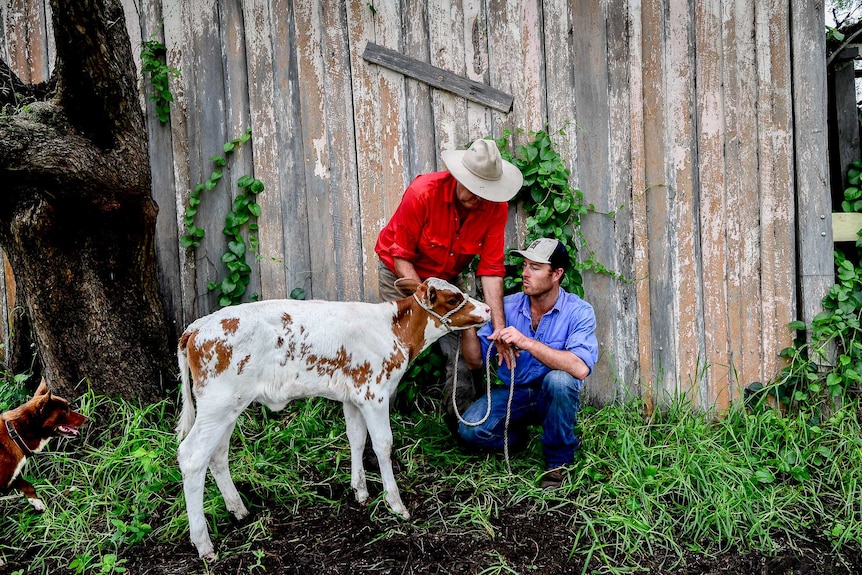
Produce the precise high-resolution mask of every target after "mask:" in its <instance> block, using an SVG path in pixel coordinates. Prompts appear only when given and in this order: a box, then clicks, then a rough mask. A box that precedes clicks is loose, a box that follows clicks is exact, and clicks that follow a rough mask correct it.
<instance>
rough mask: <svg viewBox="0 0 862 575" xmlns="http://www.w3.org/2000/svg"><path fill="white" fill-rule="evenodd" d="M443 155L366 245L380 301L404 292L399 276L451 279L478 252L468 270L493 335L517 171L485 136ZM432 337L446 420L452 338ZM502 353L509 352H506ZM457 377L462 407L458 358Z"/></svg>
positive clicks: (466, 383) (468, 380) (469, 391)
mask: <svg viewBox="0 0 862 575" xmlns="http://www.w3.org/2000/svg"><path fill="white" fill-rule="evenodd" d="M443 161H444V162H445V164H446V168H447V170H448V171H444V172H434V173H431V174H423V175H420V176H417V178H416V179H415V180H413V183H411V184H410V186H409V187H408V188H407V190H406V191H405V192H404V196H403V197H402V198H401V204H400V205H399V206H398V209H396V210H395V214H394V215H393V216H392V219H391V220H390V221H389V223H388V224H387V225H386V227H384V228H383V229H382V230H381V231H380V235H379V236H378V238H377V245H376V246H375V248H374V250H375V251H376V252H377V256H378V257H379V258H380V269H379V277H380V284H379V289H380V297H381V298H382V299H383V300H384V301H392V300H395V299H400V298H402V297H404V295H403V294H401V293H400V292H399V291H398V290H397V289H396V287H395V281H396V280H398V279H400V278H407V279H411V280H415V281H423V280H425V279H427V278H429V277H438V278H441V279H444V280H446V281H450V282H452V283H455V282H454V281H453V280H455V279H456V278H457V276H458V275H459V274H460V273H461V272H462V271H463V270H464V268H466V267H467V266H468V265H469V264H470V263H471V262H472V261H473V258H474V257H476V256H479V265H478V267H477V268H476V276H477V277H478V278H479V279H480V281H481V284H482V292H483V295H484V298H485V302H486V303H487V304H488V305H489V306H490V308H491V325H492V326H493V327H494V332H495V333H496V332H497V331H498V330H502V329H503V328H505V327H506V317H505V314H504V313H503V277H504V276H505V274H506V270H505V268H504V266H503V247H504V235H505V227H506V219H507V217H508V204H507V202H508V201H509V200H510V199H512V198H513V197H514V196H515V194H517V193H518V190H520V189H521V184H522V182H523V177H522V175H521V172H520V170H518V168H517V167H515V166H514V165H513V164H511V163H510V162H507V161H505V160H504V159H503V158H502V156H501V155H500V151H499V149H497V145H496V143H495V142H494V141H493V140H484V139H482V140H476V141H475V142H473V144H471V145H470V147H469V148H468V149H467V150H449V151H444V152H443ZM438 342H439V345H440V349H441V351H442V352H443V354H444V355H445V356H446V357H447V359H448V362H447V368H446V382H445V385H444V393H443V399H444V404H445V406H446V412H447V414H448V416H449V418H448V420H449V421H450V422H451V423H453V424H456V423H457V422H455V420H454V412H453V402H452V399H451V398H452V382H453V380H454V378H455V374H456V365H455V361H454V360H455V352H456V350H457V348H458V345H459V344H460V338H459V337H458V335H457V334H454V333H450V334H447V335H446V336H444V337H443V338H441V339H440V340H438ZM502 355H503V356H504V357H506V358H507V359H508V357H509V355H508V353H507V350H502ZM507 363H508V361H507ZM457 381H458V389H457V393H456V399H457V402H458V411H459V412H460V413H463V412H464V411H465V410H466V409H467V408H468V407H469V406H470V404H471V403H472V402H473V400H474V399H475V395H476V392H475V388H474V385H473V378H472V375H471V373H470V371H469V370H468V369H467V365H466V363H465V362H464V360H463V359H461V360H460V361H459V362H458V364H457Z"/></svg>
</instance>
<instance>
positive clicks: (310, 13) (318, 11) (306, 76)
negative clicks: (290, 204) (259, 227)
mask: <svg viewBox="0 0 862 575" xmlns="http://www.w3.org/2000/svg"><path fill="white" fill-rule="evenodd" d="M328 8H329V11H330V13H331V12H332V10H333V7H331V6H329V7H328ZM294 10H295V17H296V28H297V30H298V31H302V32H301V33H299V34H297V35H296V42H297V43H296V54H297V72H298V76H297V80H298V82H299V84H300V85H301V86H302V87H303V89H302V95H301V97H300V110H301V116H300V117H301V122H300V128H301V130H300V132H299V135H300V136H301V140H302V141H303V142H307V143H308V144H309V145H307V146H303V155H304V165H305V190H306V198H307V199H306V201H307V213H308V226H309V228H311V229H313V230H314V239H313V240H311V241H312V242H313V243H315V244H317V243H318V242H319V245H323V246H330V247H329V249H325V250H316V249H309V254H310V258H311V259H310V265H311V284H312V291H313V295H314V297H315V298H324V299H337V298H336V297H335V292H336V291H337V288H336V270H335V268H336V265H337V263H336V254H335V250H334V249H332V247H331V246H335V235H334V234H335V232H334V229H333V226H332V214H331V211H330V210H331V209H332V199H331V197H330V193H331V191H330V187H331V181H332V169H331V163H332V162H331V153H332V146H331V145H330V138H329V134H328V133H327V126H329V125H330V124H333V125H334V124H336V123H337V122H342V123H343V122H344V121H345V118H344V116H343V115H340V114H339V113H338V112H336V115H335V117H333V118H331V119H330V118H328V117H327V106H326V101H327V99H328V98H333V99H335V98H336V96H337V95H336V94H327V93H326V77H325V76H326V68H325V64H324V50H329V49H332V50H337V49H339V46H340V44H339V43H336V44H335V45H334V46H331V47H330V46H328V45H326V43H327V37H326V33H325V31H324V26H325V25H324V14H323V13H324V7H323V5H322V3H320V2H315V1H304V2H295V3H294ZM335 11H336V16H335V20H336V21H337V7H336V8H335ZM330 19H332V16H331V15H330ZM340 30H341V31H342V32H343V31H344V27H343V25H342V26H341V27H340ZM325 45H326V47H325V48H324V46H325ZM342 49H343V48H342ZM338 104H341V109H342V110H343V109H345V108H347V107H348V106H346V103H345V102H343V101H341V102H338V103H337V104H336V107H338Z"/></svg>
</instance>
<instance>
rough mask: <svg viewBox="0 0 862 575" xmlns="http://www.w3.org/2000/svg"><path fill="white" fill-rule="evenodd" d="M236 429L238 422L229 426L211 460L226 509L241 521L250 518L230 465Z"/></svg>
mask: <svg viewBox="0 0 862 575" xmlns="http://www.w3.org/2000/svg"><path fill="white" fill-rule="evenodd" d="M234 428H236V421H234V422H233V423H232V424H231V425H230V426H228V428H227V429H226V430H225V433H224V436H223V437H222V438H221V441H220V442H219V443H218V445H217V446H216V449H215V452H214V453H213V456H212V459H210V471H211V472H212V474H213V477H214V478H215V481H216V484H217V485H218V488H219V491H221V495H222V497H223V498H224V503H225V507H227V510H228V511H230V512H231V513H232V514H233V516H234V517H236V518H237V519H238V520H239V519H243V518H245V517H246V516H248V509H246V507H245V505H244V504H243V502H242V498H241V497H240V496H239V492H238V491H237V490H236V486H235V485H234V483H233V479H232V478H231V476H230V467H229V465H228V447H230V436H231V435H232V434H233V430H234Z"/></svg>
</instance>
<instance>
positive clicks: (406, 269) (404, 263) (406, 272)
mask: <svg viewBox="0 0 862 575" xmlns="http://www.w3.org/2000/svg"><path fill="white" fill-rule="evenodd" d="M392 259H393V261H394V263H395V275H396V276H398V277H399V278H406V279H410V280H415V281H416V283H417V284H420V283H422V278H420V277H419V274H418V273H416V268H415V267H413V262H411V261H410V260H405V259H401V258H392Z"/></svg>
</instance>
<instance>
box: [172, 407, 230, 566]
mask: <svg viewBox="0 0 862 575" xmlns="http://www.w3.org/2000/svg"><path fill="white" fill-rule="evenodd" d="M200 407H201V404H200V403H199V404H198V408H199V409H198V418H197V420H196V421H195V424H194V425H193V426H192V428H191V430H190V431H189V434H188V435H187V436H186V438H185V439H184V440H183V442H182V443H180V447H179V449H178V450H177V461H178V462H179V465H180V471H182V474H183V492H184V493H185V497H186V514H187V515H188V518H189V535H190V538H191V541H192V543H193V544H194V546H195V547H196V548H197V550H198V555H200V556H201V557H203V558H204V559H209V560H213V559H215V558H216V554H215V551H214V550H213V544H212V541H211V540H210V536H209V533H208V532H207V523H206V518H205V517H204V480H205V479H206V472H207V466H208V465H209V463H210V461H211V460H212V459H213V454H214V453H215V451H216V448H217V447H218V446H219V444H220V443H221V440H222V438H223V437H224V436H225V432H226V431H227V430H230V429H233V426H234V424H235V422H236V417H235V416H234V417H233V418H230V416H229V415H228V416H225V415H224V413H223V411H222V412H219V411H216V413H218V416H217V417H213V416H211V415H209V413H210V411H209V410H206V412H205V413H202V411H205V410H202V409H200Z"/></svg>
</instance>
